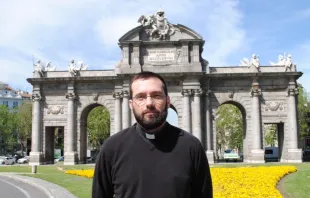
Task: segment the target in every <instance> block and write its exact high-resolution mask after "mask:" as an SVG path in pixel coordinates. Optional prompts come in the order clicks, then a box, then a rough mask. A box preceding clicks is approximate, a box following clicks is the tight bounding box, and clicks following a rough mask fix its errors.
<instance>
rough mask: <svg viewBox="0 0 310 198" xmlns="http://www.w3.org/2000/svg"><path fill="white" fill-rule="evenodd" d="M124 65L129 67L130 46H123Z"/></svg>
mask: <svg viewBox="0 0 310 198" xmlns="http://www.w3.org/2000/svg"><path fill="white" fill-rule="evenodd" d="M123 64H124V65H129V44H126V45H125V44H124V46H123Z"/></svg>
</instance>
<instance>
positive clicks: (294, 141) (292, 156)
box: [284, 80, 302, 163]
mask: <svg viewBox="0 0 310 198" xmlns="http://www.w3.org/2000/svg"><path fill="white" fill-rule="evenodd" d="M297 95H298V89H297V88H296V85H295V82H294V81H293V80H292V81H291V82H289V89H288V99H287V105H288V107H287V109H288V114H287V115H288V116H287V125H288V127H287V128H288V130H287V138H284V139H286V141H287V142H286V145H287V148H288V158H287V162H291V163H301V162H302V150H301V149H298V123H297V104H296V97H297Z"/></svg>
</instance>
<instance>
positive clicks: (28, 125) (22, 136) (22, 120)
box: [17, 103, 32, 151]
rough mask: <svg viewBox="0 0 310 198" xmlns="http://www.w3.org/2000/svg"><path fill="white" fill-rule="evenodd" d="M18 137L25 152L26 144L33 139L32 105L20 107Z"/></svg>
mask: <svg viewBox="0 0 310 198" xmlns="http://www.w3.org/2000/svg"><path fill="white" fill-rule="evenodd" d="M17 115H18V117H17V120H18V122H19V123H18V125H19V127H18V131H17V132H18V135H17V138H18V140H19V142H20V144H21V147H22V148H21V149H22V151H24V149H25V146H26V145H25V144H26V141H27V139H28V138H31V131H32V104H31V103H23V104H21V105H20V106H19V107H18V114H17Z"/></svg>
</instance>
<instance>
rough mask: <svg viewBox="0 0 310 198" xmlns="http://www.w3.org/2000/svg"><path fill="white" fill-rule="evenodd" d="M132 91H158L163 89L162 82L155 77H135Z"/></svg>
mask: <svg viewBox="0 0 310 198" xmlns="http://www.w3.org/2000/svg"><path fill="white" fill-rule="evenodd" d="M151 81H152V82H151ZM156 81H157V82H156ZM149 83H151V84H149ZM132 91H133V93H136V92H139V93H140V92H158V91H160V92H161V91H163V83H162V82H161V80H159V79H157V78H147V79H137V80H135V81H134V82H133V83H132Z"/></svg>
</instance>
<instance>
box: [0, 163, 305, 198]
mask: <svg viewBox="0 0 310 198" xmlns="http://www.w3.org/2000/svg"><path fill="white" fill-rule="evenodd" d="M288 165H293V166H296V167H297V170H298V171H297V172H295V173H292V174H289V175H287V176H285V178H283V185H284V188H285V193H286V194H287V195H288V196H289V197H290V198H295V197H298V198H307V197H309V190H310V163H302V164H280V163H267V164H229V163H228V164H216V165H211V166H212V167H225V168H229V167H231V168H232V167H245V166H247V167H251V166H252V167H255V166H288ZM57 167H60V168H62V169H63V170H68V169H89V168H93V166H90V165H75V166H64V165H63V164H57ZM57 167H56V166H55V165H46V166H38V174H24V175H26V176H31V177H36V178H40V179H44V180H46V181H49V182H52V183H55V184H57V185H60V186H62V187H64V188H66V189H67V190H68V191H70V192H71V193H72V194H74V195H75V196H77V197H79V198H84V197H85V198H89V197H91V187H92V179H88V178H84V177H79V176H74V175H67V174H64V171H63V170H59V169H57ZM0 172H18V173H31V167H30V166H0Z"/></svg>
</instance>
